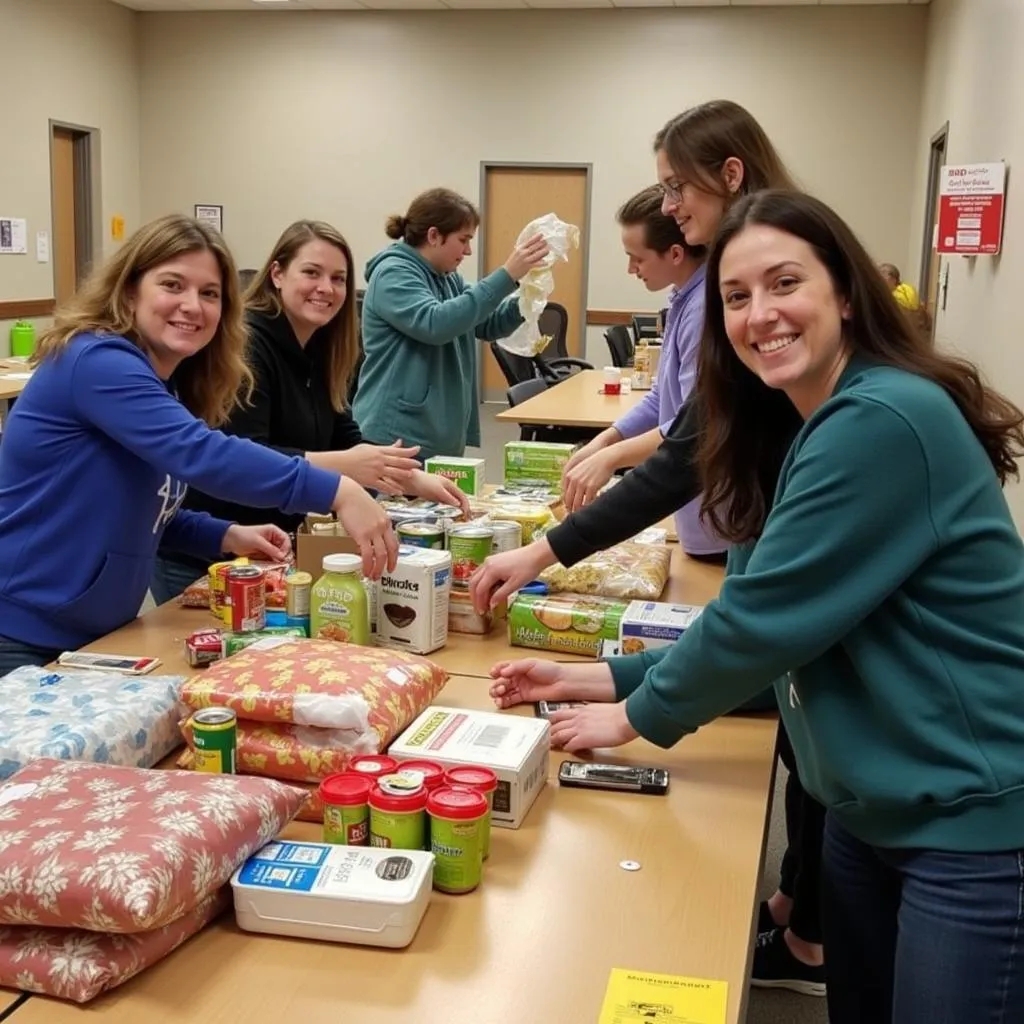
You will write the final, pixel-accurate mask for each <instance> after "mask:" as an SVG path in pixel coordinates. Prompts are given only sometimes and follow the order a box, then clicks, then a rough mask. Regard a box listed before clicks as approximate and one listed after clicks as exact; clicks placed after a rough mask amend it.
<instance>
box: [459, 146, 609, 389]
mask: <svg viewBox="0 0 1024 1024" xmlns="http://www.w3.org/2000/svg"><path fill="white" fill-rule="evenodd" d="M492 169H493V170H508V169H512V170H523V171H534V170H536V171H583V172H584V173H585V175H586V186H585V194H584V198H583V223H582V224H581V225H579V228H580V234H581V235H582V236H583V239H584V240H585V241H586V243H587V245H586V251H585V252H584V251H582V248H581V251H580V255H581V256H582V258H583V280H582V285H581V298H582V300H583V316H582V318H581V319H582V322H581V323H580V324H578V325H577V326H576V330H577V331H578V332H579V334H578V341H579V352H580V358H581V359H584V358H586V354H587V297H588V294H589V289H590V216H591V210H592V202H593V194H594V165H593V164H592V163H584V162H583V161H559V160H481V161H480V185H479V189H478V192H477V195H478V196H479V210H480V235H479V238H478V239H477V245H476V274H477V280H478V281H479V280H481V279H482V278H483V277H484V275H485V272H486V268H485V266H484V257H485V255H486V253H487V228H486V224H487V210H486V205H487V172H488V171H490V170H492ZM524 227H525V225H524ZM477 389H478V394H479V395H480V400H481V401H485V400H486V396H485V395H484V360H483V359H478V360H477Z"/></svg>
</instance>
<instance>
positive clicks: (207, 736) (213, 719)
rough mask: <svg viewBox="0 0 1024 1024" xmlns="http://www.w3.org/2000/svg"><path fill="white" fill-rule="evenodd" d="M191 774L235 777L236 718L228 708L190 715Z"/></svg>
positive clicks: (200, 711)
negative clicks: (192, 767)
mask: <svg viewBox="0 0 1024 1024" xmlns="http://www.w3.org/2000/svg"><path fill="white" fill-rule="evenodd" d="M192 746H193V748H194V750H195V770H196V771H197V772H210V773H212V774H214V775H217V774H226V775H234V773H235V749H236V747H237V746H238V716H237V715H236V714H235V713H234V711H232V710H231V708H202V709H201V710H199V711H196V712H195V713H194V714H193V715H192Z"/></svg>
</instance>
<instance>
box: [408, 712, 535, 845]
mask: <svg viewBox="0 0 1024 1024" xmlns="http://www.w3.org/2000/svg"><path fill="white" fill-rule="evenodd" d="M549 732H550V727H549V725H548V723H547V720H546V719H543V718H527V717H525V716H523V715H502V714H497V713H495V712H491V711H466V710H462V709H459V708H444V707H429V708H427V710H426V711H424V712H423V714H421V715H420V716H419V718H417V719H416V721H415V722H413V723H412V725H410V726H409V728H408V729H406V730H405V732H403V733H402V735H401V736H399V737H398V739H397V740H395V742H394V743H392V744H391V746H390V747H389V748H388V753H389V754H390V755H391V756H392V757H394V758H397V759H398V760H399V761H403V760H409V759H410V758H420V757H426V758H429V759H430V760H431V761H436V762H437V763H438V764H442V765H444V766H445V767H446V768H447V767H451V766H453V765H464V764H476V765H482V766H484V767H486V768H490V769H491V770H492V771H493V772H495V773H496V774H497V776H498V788H497V789H496V790H495V791H494V807H493V810H492V811H491V824H493V825H497V826H499V827H501V828H519V826H520V825H521V824H522V822H523V819H524V818H525V817H526V812H527V811H528V810H529V809H530V807H531V805H532V804H533V801H534V800H536V799H537V794H538V793H539V792H540V791H541V789H542V788H543V786H544V783H545V782H546V781H547V777H548V733H549Z"/></svg>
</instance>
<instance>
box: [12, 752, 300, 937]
mask: <svg viewBox="0 0 1024 1024" xmlns="http://www.w3.org/2000/svg"><path fill="white" fill-rule="evenodd" d="M305 799H306V794H305V793H304V792H303V791H302V790H300V789H296V788H294V787H291V786H287V785H285V784H284V783H280V782H275V781H273V780H272V779H263V778H255V777H241V776H234V775H204V774H197V773H193V772H177V771H159V772H156V771H146V770H144V769H140V768H120V767H115V766H113V765H101V764H90V763H86V762H79V761H54V760H50V759H41V760H38V761H33V762H32V763H31V764H29V765H28V766H26V767H25V768H23V769H22V770H21V771H19V772H17V773H15V774H14V775H12V776H11V778H10V779H9V780H8V781H7V783H6V785H4V786H2V787H0V924H15V925H33V926H41V927H48V926H50V927H59V928H81V929H85V930H86V931H92V932H118V933H120V932H125V933H134V932H148V931H151V930H153V929H155V928H160V927H162V926H164V925H166V924H169V923H170V922H172V921H177V920H178V919H179V918H181V917H183V916H184V915H186V914H188V913H189V912H190V911H192V910H194V909H195V908H196V907H198V906H199V905H200V904H201V903H203V901H204V900H206V899H208V898H209V897H210V896H212V895H213V894H214V893H215V892H216V891H217V890H218V889H219V888H220V887H221V886H222V885H225V884H226V883H227V882H228V881H229V880H230V878H231V875H232V873H233V872H234V870H235V868H237V867H238V866H239V865H240V864H241V863H242V862H243V861H244V860H245V859H246V858H247V857H248V856H249V855H250V854H251V853H253V852H254V851H255V850H258V849H259V848H260V847H261V846H263V845H264V844H265V843H267V842H268V841H269V840H271V839H272V838H273V837H274V836H276V835H277V833H278V832H279V831H280V830H281V829H282V828H283V827H284V825H285V824H287V823H288V822H289V821H291V819H292V818H294V817H295V815H296V813H297V812H298V810H299V808H300V807H301V806H302V804H303V802H304V801H305Z"/></svg>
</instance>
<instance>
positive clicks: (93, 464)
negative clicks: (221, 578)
mask: <svg viewBox="0 0 1024 1024" xmlns="http://www.w3.org/2000/svg"><path fill="white" fill-rule="evenodd" d="M339 479H340V477H339V476H338V474H336V473H331V472H327V471H325V470H321V469H317V468H316V467H315V466H312V465H310V464H309V463H308V462H306V460H305V459H302V458H297V457H287V456H284V455H281V454H279V453H278V452H275V451H272V450H271V449H269V448H265V447H263V446H262V445H259V444H255V443H254V442H252V441H247V440H244V439H242V438H238V437H230V436H228V435H226V434H222V433H221V432H220V431H217V430H211V429H210V428H209V427H207V426H206V424H205V423H203V422H202V421H201V420H198V419H196V417H194V416H193V415H192V414H191V413H190V412H189V411H188V410H187V409H186V408H185V407H184V406H183V405H182V404H181V403H180V402H179V401H178V400H177V399H176V398H175V397H174V396H173V395H172V394H171V393H170V392H169V391H168V388H167V384H166V383H165V382H164V381H162V380H161V379H160V378H159V377H158V376H157V374H156V371H155V370H154V369H153V366H152V364H151V363H150V361H149V359H148V358H147V357H146V355H145V354H144V353H143V352H142V351H141V350H140V349H139V348H138V347H137V346H136V345H134V344H133V343H132V342H130V341H127V340H126V339H124V338H121V337H117V336H113V335H103V336H99V335H95V334H80V335H78V336H77V337H76V338H74V339H73V340H72V341H71V343H70V344H69V346H68V348H67V349H66V350H65V351H63V352H62V353H60V354H59V355H57V356H54V357H52V358H49V359H46V360H45V361H44V362H43V363H42V365H40V367H39V368H38V369H37V370H36V372H35V373H34V374H33V376H32V380H30V381H29V383H28V385H27V386H26V387H25V390H24V391H23V392H22V395H21V397H20V398H19V399H18V402H17V405H16V406H15V408H14V411H13V412H12V413H11V415H10V418H9V419H8V421H7V425H6V428H5V430H4V434H3V443H2V444H0V635H3V636H6V637H10V638H11V639H14V640H20V641H21V642H23V643H29V644H35V645H37V646H39V647H45V648H51V649H55V650H58V649H59V650H73V649H75V648H78V647H81V646H83V645H84V644H87V643H91V642H93V641H95V640H97V639H99V638H100V637H101V636H103V635H105V634H106V633H109V632H111V631H112V630H115V629H118V628H119V627H121V626H123V625H125V623H127V622H130V621H131V620H132V619H134V618H135V616H136V614H137V613H138V610H139V606H140V605H141V604H142V600H143V598H144V597H145V596H146V588H147V587H148V585H149V579H150V576H151V574H152V571H153V561H154V558H155V553H156V548H157V544H158V543H159V542H160V539H161V536H162V537H163V538H164V540H165V542H166V543H167V545H168V546H169V547H171V548H173V549H175V550H177V551H181V552H182V553H184V554H190V555H196V556H198V557H202V558H207V559H210V560H215V559H216V558H217V557H218V556H219V555H220V554H221V550H222V548H221V543H222V541H223V539H224V532H225V530H227V528H228V526H229V525H230V524H229V523H227V522H225V521H223V520H220V519H214V518H213V517H211V516H209V515H206V514H205V513H200V512H190V511H188V510H187V509H181V508H180V506H181V502H182V500H183V499H184V497H185V490H186V486H185V485H186V484H194V485H195V486H196V487H198V488H200V489H201V490H203V491H205V492H206V493H208V494H213V495H215V496H217V497H221V498H225V499H229V500H231V501H236V502H239V503H244V504H246V505H252V506H256V507H260V508H273V507H279V508H282V509H284V510H285V511H287V512H326V511H328V510H329V509H330V508H331V505H332V503H333V501H334V496H335V493H336V491H337V488H338V482H339Z"/></svg>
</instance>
